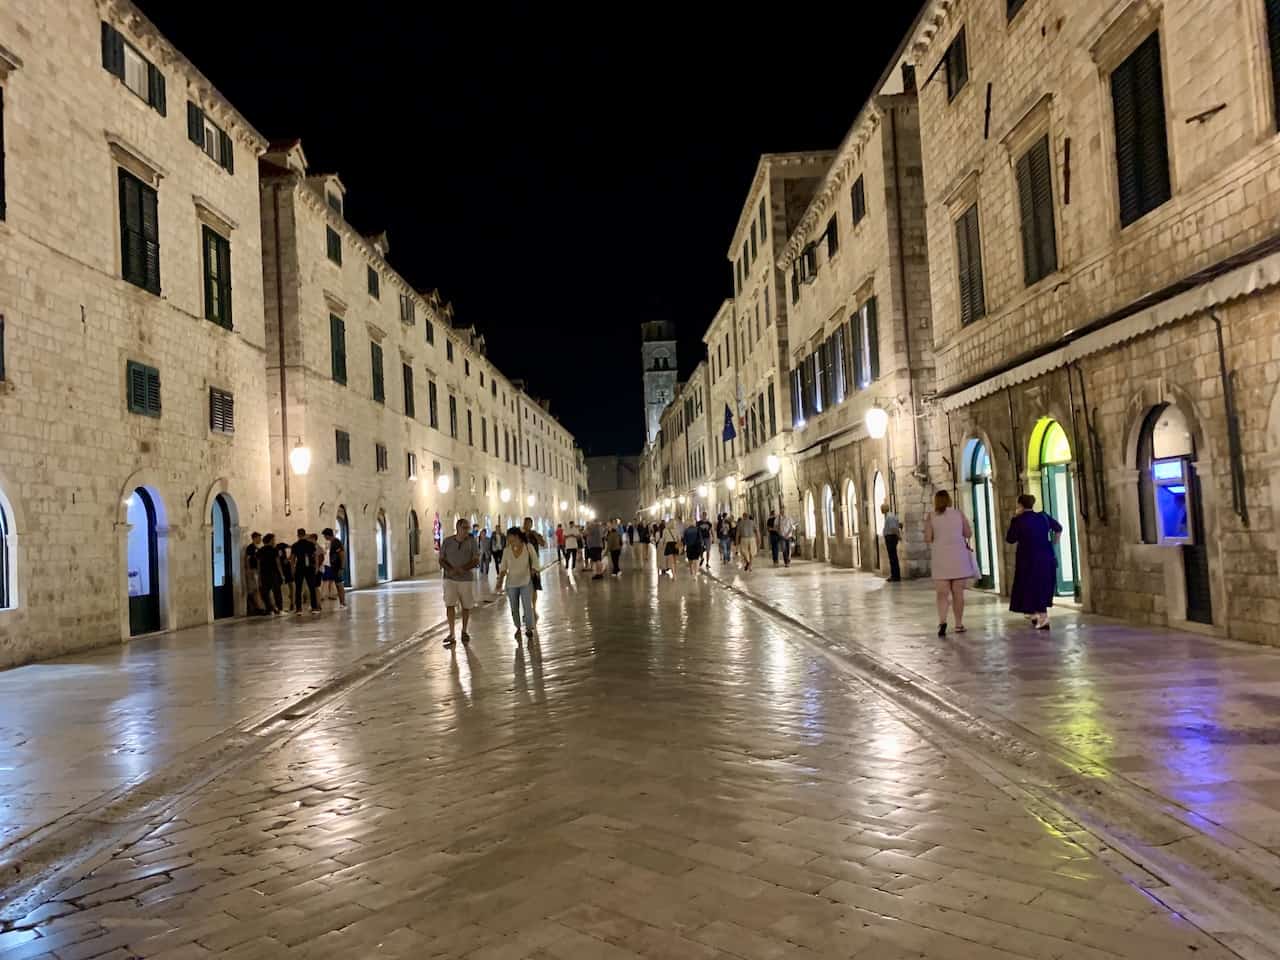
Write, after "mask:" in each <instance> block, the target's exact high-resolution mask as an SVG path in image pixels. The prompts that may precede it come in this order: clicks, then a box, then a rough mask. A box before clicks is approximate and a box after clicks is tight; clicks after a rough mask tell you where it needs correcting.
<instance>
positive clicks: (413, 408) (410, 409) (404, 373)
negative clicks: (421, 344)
mask: <svg viewBox="0 0 1280 960" xmlns="http://www.w3.org/2000/svg"><path fill="white" fill-rule="evenodd" d="M400 375H401V377H402V379H403V380H404V415H405V416H406V417H408V418H409V419H413V417H414V415H415V414H416V413H417V399H416V398H415V397H414V395H413V367H411V366H409V364H407V363H402V364H400Z"/></svg>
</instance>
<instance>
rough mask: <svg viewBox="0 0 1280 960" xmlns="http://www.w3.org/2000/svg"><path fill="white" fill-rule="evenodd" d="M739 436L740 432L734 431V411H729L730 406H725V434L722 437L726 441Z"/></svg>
mask: <svg viewBox="0 0 1280 960" xmlns="http://www.w3.org/2000/svg"><path fill="white" fill-rule="evenodd" d="M737 435H738V431H737V430H735V429H733V411H732V410H730V409H729V405H728V404H727V403H726V404H725V405H724V432H723V434H721V436H722V437H723V438H724V439H725V440H732V439H733V438H734V437H736V436H737Z"/></svg>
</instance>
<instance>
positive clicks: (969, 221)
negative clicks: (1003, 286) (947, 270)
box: [956, 203, 987, 325]
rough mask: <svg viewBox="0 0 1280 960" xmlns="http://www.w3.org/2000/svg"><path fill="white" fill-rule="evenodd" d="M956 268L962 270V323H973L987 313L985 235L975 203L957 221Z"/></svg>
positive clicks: (960, 271)
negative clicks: (983, 249) (983, 243)
mask: <svg viewBox="0 0 1280 960" xmlns="http://www.w3.org/2000/svg"><path fill="white" fill-rule="evenodd" d="M956 267H957V268H958V270H959V273H960V323H961V324H962V325H963V324H966V323H972V322H973V321H974V320H977V319H978V318H979V317H983V316H985V315H986V312H987V300H986V293H985V290H984V288H983V283H982V237H981V236H980V235H979V233H978V205H977V204H976V203H975V204H974V205H973V206H971V207H970V208H969V209H968V210H966V211H965V212H964V213H963V214H961V215H960V219H959V220H957V221H956Z"/></svg>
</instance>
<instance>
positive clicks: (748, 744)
mask: <svg viewBox="0 0 1280 960" xmlns="http://www.w3.org/2000/svg"><path fill="white" fill-rule="evenodd" d="M627 562H629V563H630V564H631V568H630V569H629V570H628V572H627V573H626V575H625V576H624V577H622V578H621V579H620V580H616V581H614V580H606V581H596V582H592V581H590V580H586V579H581V578H570V577H568V576H566V575H564V574H562V573H560V572H556V573H554V574H551V575H549V576H548V577H547V581H548V586H549V590H548V592H547V594H546V595H545V597H544V604H543V622H542V636H541V639H540V641H539V642H538V643H537V644H536V645H535V646H533V647H532V648H523V647H517V646H516V645H515V644H514V643H513V642H512V640H511V635H510V627H509V625H508V622H507V620H506V616H505V611H504V610H503V609H502V608H501V607H499V606H497V605H492V606H489V607H487V608H485V609H484V610H482V611H480V612H479V613H478V615H477V617H476V620H475V623H474V629H473V631H472V632H473V634H474V635H475V637H476V639H475V641H474V642H473V644H472V645H471V647H470V648H460V649H458V650H456V651H452V652H450V651H446V650H444V649H442V648H441V647H440V646H439V645H438V644H434V643H433V644H431V645H424V646H422V647H420V648H418V649H416V650H414V651H413V652H412V653H411V654H410V655H409V656H407V657H405V658H404V659H401V660H399V661H398V662H397V663H396V664H395V665H394V666H393V667H391V668H390V669H388V670H387V671H386V672H384V673H382V674H381V675H379V676H377V677H375V678H374V679H373V680H371V681H370V682H368V683H367V684H365V685H363V686H360V687H358V688H356V689H353V690H352V691H351V692H350V693H349V694H348V695H346V696H345V697H343V698H342V699H340V700H339V701H337V702H336V703H334V704H331V705H329V706H327V707H326V708H324V709H323V710H322V711H321V713H320V714H319V715H318V716H317V717H315V718H312V719H311V720H310V721H309V722H307V723H305V724H302V725H300V726H299V728H298V730H297V731H296V732H295V733H294V735H293V736H291V737H290V738H288V739H287V740H285V741H283V742H281V743H279V744H278V745H276V746H275V747H273V748H272V749H270V750H268V751H266V752H264V753H258V754H255V755H254V756H252V757H251V758H249V759H248V760H247V761H246V762H245V763H244V764H243V765H241V766H240V767H239V768H237V769H235V770H234V771H232V772H230V773H227V774H225V775H223V776H220V777H219V778H217V779H216V780H214V781H213V782H212V783H211V784H210V785H208V786H207V787H206V788H205V789H203V790H202V791H201V792H200V794H199V795H198V797H197V798H195V800H194V802H191V803H187V804H184V805H182V806H181V808H180V809H178V810H177V812H176V813H175V814H174V815H172V816H169V817H164V818H160V820H159V821H158V822H157V823H155V824H154V825H153V826H152V828H151V829H149V830H148V831H147V832H146V833H145V835H144V836H142V837H141V838H140V839H138V840H137V841H136V842H133V843H131V844H130V845H129V846H128V847H127V848H125V849H123V850H121V851H119V852H118V853H116V854H115V855H114V856H113V857H111V858H110V859H109V860H108V861H107V862H105V863H103V864H102V865H100V866H97V867H96V869H94V870H92V872H90V873H88V875H86V876H84V877H82V878H80V879H79V880H78V882H76V883H75V884H74V885H72V886H70V887H68V888H67V889H65V890H64V891H62V892H61V893H60V894H58V895H57V896H56V897H55V898H52V899H50V900H49V902H47V903H45V904H43V905H42V906H40V907H39V909H38V910H36V911H35V912H34V913H32V914H31V915H30V916H28V917H27V918H26V919H25V920H23V921H20V922H18V923H17V924H10V925H9V929H8V930H7V932H3V933H0V960H29V958H33V957H57V958H60V960H72V958H90V957H105V958H110V960H124V958H128V957H148V958H150V957H164V958H170V960H172V958H179V957H181V958H198V957H212V956H218V957H236V958H252V957H262V958H277V957H280V958H289V957H307V958H322V957H344V958H346V957H372V956H401V957H414V958H418V957H469V958H478V960H479V958H520V957H537V958H564V960H571V958H605V960H609V958H624V957H641V956H642V957H653V958H683V957H694V958H701V957H707V958H716V957H718V958H728V957H740V958H752V960H755V958H775V957H777V958H782V957H788V958H790V957H796V958H804V957H858V958H862V960H888V958H901V957H930V958H941V960H964V958H974V960H976V958H1010V957H1025V958H1081V960H1098V958H1105V957H1133V958H1148V957H1150V958H1164V957H1177V956H1191V955H1195V956H1196V957H1210V958H1220V957H1226V956H1230V955H1232V954H1229V953H1227V952H1226V951H1225V950H1224V949H1223V948H1222V947H1220V946H1219V945H1218V944H1216V943H1215V942H1213V941H1211V940H1209V939H1208V938H1206V937H1205V936H1204V935H1203V934H1201V933H1200V932H1199V931H1198V930H1196V929H1195V928H1194V927H1192V926H1191V925H1190V924H1188V923H1186V922H1185V921H1184V920H1182V919H1180V918H1179V917H1177V916H1176V915H1174V914H1172V913H1170V912H1169V911H1168V910H1167V909H1166V908H1165V907H1164V906H1163V905H1162V904H1161V903H1160V902H1159V901H1158V900H1157V899H1155V898H1153V897H1152V896H1150V895H1148V893H1146V892H1144V889H1143V888H1144V886H1148V885H1150V886H1151V887H1152V888H1153V889H1155V890H1156V894H1157V896H1158V884H1156V883H1154V882H1153V881H1152V878H1149V877H1144V876H1143V873H1142V871H1141V870H1138V869H1136V868H1132V867H1131V866H1130V867H1126V866H1125V865H1124V863H1123V862H1119V861H1118V860H1117V859H1116V858H1113V857H1108V858H1106V860H1107V862H1106V863H1104V862H1103V861H1102V860H1100V859H1099V858H1098V857H1096V856H1095V855H1094V854H1093V853H1092V852H1091V850H1094V849H1096V845H1095V844H1093V843H1092V838H1089V837H1086V836H1085V835H1084V834H1083V833H1082V832H1081V831H1079V830H1078V829H1077V828H1076V827H1074V826H1073V825H1072V824H1070V823H1069V822H1065V821H1062V820H1061V819H1060V818H1057V817H1055V816H1054V815H1053V814H1051V813H1048V812H1046V811H1045V810H1043V809H1037V808H1034V807H1033V806H1031V805H1029V803H1028V801H1027V799H1026V798H1025V797H1024V796H1022V795H1021V794H1020V793H1019V792H1018V791H1017V790H1016V789H1015V788H1014V787H1013V786H1012V785H1010V784H1008V783H1004V782H1002V781H1001V780H999V778H998V777H996V776H995V775H994V774H993V773H992V772H991V771H990V770H987V769H985V768H980V767H977V766H973V765H970V763H969V762H968V761H966V760H964V759H962V758H961V757H959V756H956V755H952V754H951V753H949V752H948V750H946V749H945V748H944V747H943V746H941V745H940V744H939V743H938V742H937V741H936V739H935V738H934V737H932V736H931V735H930V734H929V733H928V731H925V730H922V729H920V728H919V725H918V724H916V723H914V722H909V721H908V720H907V719H906V718H905V715H903V714H901V713H900V712H899V711H897V710H896V709H895V708H893V707H892V706H890V705H889V704H887V703H886V702H884V701H883V700H881V699H880V698H878V697H877V696H876V695H874V694H873V693H871V692H870V691H869V690H868V689H866V688H865V687H863V686H862V685H860V684H859V683H858V682H857V681H855V680H852V679H850V678H848V677H846V676H844V675H842V674H840V673H839V672H837V671H835V670H833V669H832V667H831V665H830V663H829V662H828V661H827V660H826V659H824V658H823V657H822V656H820V655H819V654H817V653H814V652H812V651H811V650H810V648H808V647H807V646H805V645H803V644H799V643H797V642H796V640H795V638H794V636H793V631H789V629H788V628H787V627H786V626H784V625H781V624H779V623H777V622H775V621H771V620H769V619H767V618H765V617H762V616H761V615H760V613H759V612H758V610H757V609H756V608H754V607H753V606H752V605H751V604H749V603H748V602H746V601H744V600H742V599H741V598H739V597H734V596H733V595H731V594H728V593H727V592H725V591H724V589H723V588H722V587H720V586H718V585H715V584H713V583H711V582H708V581H706V580H695V579H693V578H688V577H683V578H681V579H680V580H678V581H676V582H675V583H669V582H665V581H664V582H659V581H658V580H657V578H656V575H655V574H654V572H653V570H652V568H651V563H652V560H651V556H650V554H649V553H648V552H647V551H645V550H643V549H641V548H637V549H636V550H634V551H628V554H627ZM761 580H763V578H761ZM869 589H870V588H869ZM818 592H820V593H821V592H823V591H821V590H819V591H818ZM436 604H437V600H436V599H435V596H434V593H433V591H432V586H431V585H411V586H409V587H404V588H396V589H394V590H390V591H382V592H369V593H366V594H364V595H361V596H357V597H356V598H355V599H354V607H353V610H352V611H351V612H350V614H348V615H347V616H349V617H350V622H349V623H348V622H346V621H343V620H340V619H339V618H338V616H337V615H334V616H332V617H330V616H326V617H323V618H319V619H317V620H315V621H310V620H308V621H306V622H305V623H301V624H296V625H295V624H277V625H268V624H259V623H243V624H236V625H229V626H225V627H219V628H218V629H217V630H215V631H212V632H211V633H210V635H209V636H208V637H204V636H202V635H196V636H190V635H178V636H175V637H173V638H170V639H169V640H168V641H165V642H164V643H162V644H160V645H159V646H157V647H156V648H155V649H154V650H152V651H150V652H148V651H144V650H139V651H137V652H136V653H135V652H134V650H133V649H132V648H131V649H130V651H129V652H128V653H123V652H115V653H113V654H111V655H110V656H109V657H108V659H112V658H121V661H122V662H118V663H117V666H116V669H117V670H123V669H124V668H125V667H126V666H127V663H128V660H129V657H130V656H134V655H137V656H144V655H145V656H154V657H155V658H156V662H155V665H154V667H153V669H152V670H151V671H145V670H143V671H139V672H138V673H134V674H129V675H128V676H125V677H122V678H120V679H118V680H117V681H116V684H117V686H115V687H114V688H113V687H111V686H110V682H109V681H108V680H107V679H103V675H105V674H109V673H110V667H109V664H108V663H107V662H106V661H103V662H97V660H96V658H94V657H87V658H80V659H81V666H82V667H83V666H85V665H90V666H92V670H91V671H89V672H90V675H91V677H90V679H89V680H85V679H84V678H81V680H80V683H82V684H83V686H82V687H80V689H79V692H78V695H77V694H75V693H73V694H68V695H67V696H68V706H67V710H68V714H69V716H68V717H67V718H66V719H65V720H64V719H63V718H62V716H61V715H60V714H59V711H58V710H57V708H56V706H54V705H52V704H50V705H48V706H45V707H44V708H43V710H44V712H43V713H42V714H40V715H39V716H40V717H42V718H43V719H44V720H45V721H47V723H48V724H49V725H51V726H52V727H54V728H55V730H54V731H52V732H47V733H46V732H43V731H42V732H41V733H40V734H39V736H40V737H41V738H43V739H42V741H41V742H42V744H43V749H44V750H45V751H46V752H45V753H44V755H42V756H41V755H38V754H32V755H29V756H28V757H27V758H26V762H25V764H16V765H14V766H15V767H25V768H26V770H27V774H26V776H27V780H26V781H24V782H26V783H27V784H28V789H31V790H37V789H39V788H40V787H41V786H42V784H45V783H51V784H52V783H58V784H61V785H62V789H69V788H70V787H72V786H74V785H75V782H76V781H75V777H76V776H78V775H81V774H83V775H84V776H86V777H88V778H98V777H102V778H104V779H105V778H108V777H110V776H111V775H118V774H119V773H120V772H121V771H119V770H118V769H116V768H114V767H98V766H93V765H89V766H86V765H85V758H87V757H90V756H92V753H93V749H94V744H95V743H97V744H101V743H105V742H112V743H114V742H116V741H118V740H119V739H120V737H121V736H128V737H132V738H133V739H134V740H136V741H137V743H138V744H139V747H140V748H141V747H146V752H145V753H141V754H139V756H141V757H143V758H144V759H143V760H142V761H140V763H139V765H138V766H136V767H130V768H129V769H127V770H125V771H123V772H125V773H129V774H136V773H137V772H138V771H140V770H142V769H143V768H144V767H146V766H148V765H160V764H163V763H164V759H165V757H166V756H172V755H174V754H175V753H176V752H177V750H178V744H177V743H176V742H173V743H169V741H184V742H185V739H186V738H187V737H188V735H187V734H179V732H178V730H177V729H176V728H178V727H184V726H185V725H187V724H193V725H196V726H198V727H199V728H200V730H201V731H207V730H210V729H212V728H213V727H215V726H217V725H219V724H224V723H226V722H227V720H228V718H233V717H239V718H243V717H246V716H249V715H251V714H253V713H254V712H255V711H261V710H263V709H265V708H266V707H269V705H270V704H271V703H273V702H276V700H278V699H280V698H281V697H283V696H284V695H285V694H287V693H289V692H294V691H289V690H288V689H286V688H287V686H288V684H291V683H295V682H302V681H306V682H318V681H319V680H321V679H323V677H324V676H327V675H328V673H329V672H331V671H332V670H333V668H334V667H335V665H337V664H339V663H340V661H342V660H343V658H344V657H345V658H347V662H349V661H350V660H351V658H353V657H354V656H355V655H358V653H359V652H360V651H362V650H363V651H366V652H367V650H369V649H371V648H375V647H376V646H377V645H378V644H385V643H388V642H390V640H391V639H393V636H394V635H396V634H397V633H398V632H400V633H407V632H408V631H409V630H410V629H412V628H415V627H416V626H419V625H423V624H425V623H427V622H430V621H431V620H432V619H434V616H435V613H436V611H437V610H438V607H437V605H436ZM868 622H869V621H868V620H867V619H866V618H864V619H863V623H862V624H860V625H859V626H858V628H857V630H856V632H857V633H858V634H859V635H861V634H863V633H866V634H868V635H870V634H875V633H882V632H884V631H883V630H882V628H881V627H879V626H878V625H876V626H872V627H867V626H866V624H867V623H868ZM188 643H189V644H190V646H191V648H192V649H191V650H190V651H188V650H187V649H186V647H187V646H188ZM275 643H279V644H283V645H286V646H288V647H290V648H291V649H290V650H289V651H286V650H281V651H278V652H272V650H271V648H272V645H273V644H275ZM326 647H341V649H326ZM188 656H190V657H191V658H192V659H190V660H189V661H188V660H187V658H188ZM295 659H296V660H298V661H301V662H298V663H295V662H294V661H295ZM165 661H169V662H168V663H167V664H166V663H165ZM50 666H52V667H54V668H56V666H57V665H42V666H37V667H34V668H20V669H19V670H17V671H12V672H10V673H9V674H4V675H0V677H3V679H4V680H5V681H6V682H10V683H13V684H14V687H13V689H15V690H18V689H24V690H26V691H27V692H26V695H25V699H24V701H23V705H22V708H21V710H20V711H18V712H20V713H21V714H22V716H20V717H19V716H15V715H14V713H13V711H11V710H10V704H9V702H8V700H7V699H6V700H4V701H3V707H0V710H3V715H4V728H5V730H6V731H16V732H17V734H18V735H19V736H22V735H23V734H24V732H26V738H27V739H28V740H30V739H31V737H32V736H33V734H31V733H30V730H31V727H32V726H33V720H32V717H31V716H30V714H32V712H34V711H39V710H40V709H41V708H40V706H39V703H38V701H40V699H41V695H40V693H39V692H38V691H35V690H34V687H35V686H36V684H35V683H34V678H39V679H44V678H45V676H46V675H44V674H41V673H40V671H42V670H47V669H49V667H50ZM189 667H190V668H193V669H190V670H189V669H188V668H189ZM195 668H198V669H195ZM24 671H34V672H29V673H27V674H26V675H27V676H29V677H32V678H33V681H32V682H27V683H22V682H21V681H20V680H15V679H14V678H21V677H22V676H23V674H24ZM54 672H55V675H56V669H55V671H54ZM263 673H265V674H267V676H261V674H263ZM250 674H253V676H250ZM169 683H175V684H178V685H180V686H183V687H186V688H187V689H186V690H185V692H180V693H175V694H173V695H169V694H166V693H165V692H164V691H163V688H164V687H165V686H166V685H167V684H169ZM112 690H114V691H115V693H114V698H113V693H112ZM58 694H59V691H58V690H55V689H54V688H52V687H51V686H50V687H47V688H46V689H45V690H44V696H45V697H46V698H48V699H49V700H55V699H57V698H58ZM202 695H208V696H210V698H211V700H210V703H209V704H208V706H207V708H202V707H201V703H200V697H201V696H202ZM80 697H83V698H84V699H85V700H86V701H88V702H90V705H86V706H83V707H81V706H80V705H77V704H75V702H74V701H75V700H76V699H78V698H80ZM273 698H274V699H273ZM95 711H97V714H96V715H97V716H100V717H101V718H102V720H101V722H100V723H95V720H94V717H95ZM131 724H133V725H134V726H133V732H132V733H130V732H129V731H130V729H131ZM34 725H38V724H34ZM58 727H65V728H66V729H68V730H69V731H71V732H74V733H75V734H76V736H75V737H74V738H73V739H72V742H71V747H70V750H69V752H68V753H67V754H66V755H65V756H60V755H59V747H58V739H59V737H58V733H57V732H56V728H58ZM98 727H102V728H103V729H101V730H99V729H97V728H98ZM190 736H198V734H191V735H190ZM95 737H96V738H97V739H96V740H95ZM152 740H161V741H166V742H167V743H168V745H167V746H162V745H157V744H154V743H151V741H152ZM6 755H8V751H6ZM69 764H70V765H74V766H75V767H76V770H77V771H78V773H75V774H70V773H64V772H62V771H63V770H64V768H65V767H67V765H69ZM11 772H13V773H17V770H16V769H15V771H11ZM16 779H17V777H15V780H16ZM102 782H104V780H100V779H92V782H91V783H89V784H88V785H87V786H86V791H90V790H93V789H96V788H97V787H98V785H100V784H101V783H102ZM46 792H49V793H53V792H54V791H52V790H49V791H46ZM1108 864H1112V865H1114V866H1115V867H1116V868H1117V869H1120V870H1123V871H1124V873H1125V876H1124V877H1122V876H1120V875H1119V874H1118V873H1117V872H1115V871H1114V870H1113V869H1112V866H1109V865H1108Z"/></svg>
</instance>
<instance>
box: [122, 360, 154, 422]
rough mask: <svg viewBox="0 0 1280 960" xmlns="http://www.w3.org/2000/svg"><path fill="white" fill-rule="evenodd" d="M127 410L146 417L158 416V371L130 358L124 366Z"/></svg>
mask: <svg viewBox="0 0 1280 960" xmlns="http://www.w3.org/2000/svg"><path fill="white" fill-rule="evenodd" d="M125 378H126V380H127V381H128V383H127V388H128V394H129V397H128V399H129V412H130V413H140V414H142V415H143V416H146V417H158V416H160V371H159V370H157V369H156V368H155V367H148V366H147V365H146V364H142V363H136V362H134V361H133V360H130V361H129V362H128V363H127V364H126V366H125Z"/></svg>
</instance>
